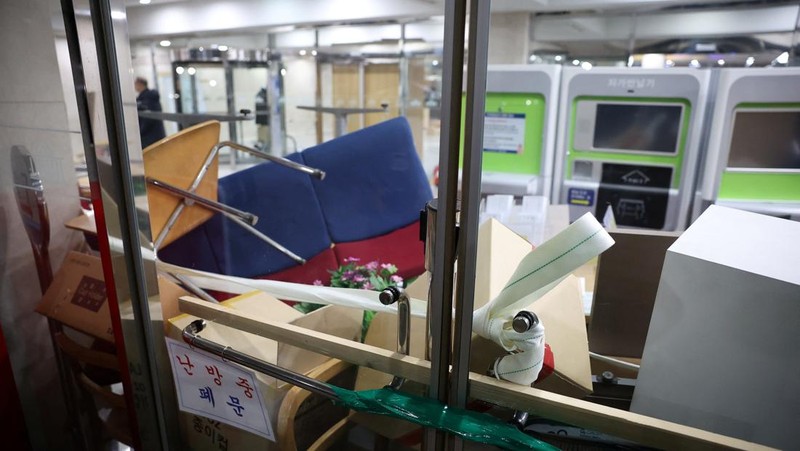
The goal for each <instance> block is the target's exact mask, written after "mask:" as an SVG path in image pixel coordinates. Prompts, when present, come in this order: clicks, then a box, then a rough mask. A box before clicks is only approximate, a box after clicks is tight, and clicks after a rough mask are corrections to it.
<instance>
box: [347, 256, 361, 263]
mask: <svg viewBox="0 0 800 451" xmlns="http://www.w3.org/2000/svg"><path fill="white" fill-rule="evenodd" d="M359 261H361V259H360V258H357V257H347V258H345V259H344V262H345V263H356V262H359Z"/></svg>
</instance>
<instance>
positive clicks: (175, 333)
mask: <svg viewBox="0 0 800 451" xmlns="http://www.w3.org/2000/svg"><path fill="white" fill-rule="evenodd" d="M222 304H223V305H225V306H227V307H230V308H233V309H236V310H239V311H242V312H245V313H250V314H253V315H254V316H255V315H258V316H262V317H265V318H269V319H270V320H271V321H278V322H285V323H289V324H293V325H296V326H301V327H305V328H308V329H313V330H315V331H317V332H322V333H326V334H331V335H335V336H337V337H341V338H346V339H350V340H357V339H358V338H360V336H361V320H362V312H361V311H360V310H357V309H351V308H345V307H337V306H327V307H323V308H321V309H319V310H315V311H313V312H311V313H309V314H307V315H304V314H303V313H300V312H299V311H297V310H295V309H294V308H292V307H289V306H288V305H286V304H285V303H283V302H281V301H279V300H277V299H275V298H274V297H272V296H270V295H268V294H266V293H262V292H252V293H248V294H243V295H241V296H237V297H235V298H232V299H229V300H227V301H225V302H223V303H222ZM195 319H197V317H194V316H191V315H186V314H183V315H180V316H177V317H175V318H172V319H170V320H169V321H168V327H169V328H168V334H167V335H168V336H169V337H170V338H173V339H175V340H180V341H182V337H181V333H182V331H183V329H184V328H185V327H186V326H187V325H188V324H189V323H190V322H192V321H194V320H195ZM202 336H203V337H204V338H206V339H209V340H212V341H216V342H218V343H224V344H225V345H227V346H230V347H231V348H233V349H235V350H237V351H240V352H243V353H245V354H248V355H251V356H253V357H256V358H258V359H261V360H264V361H267V362H270V363H274V364H277V365H278V366H281V367H283V368H286V369H289V370H292V371H295V372H298V373H303V374H305V373H308V372H310V371H311V370H313V369H314V368H316V367H317V366H319V365H321V364H323V363H325V362H326V361H328V360H329V359H330V358H329V357H326V356H323V355H320V354H316V353H313V352H311V351H306V350H303V349H300V348H297V347H294V346H289V345H286V344H284V343H279V342H277V341H275V340H270V339H267V338H264V337H260V336H257V335H253V334H250V333H247V332H242V331H240V330H237V329H234V328H230V327H227V326H223V325H220V324H216V323H213V322H209V323H208V325H207V326H206V328H205V329H204V330H203V332H202ZM256 376H257V379H258V389H259V390H260V391H261V395H262V399H263V400H264V403H265V404H264V408H265V409H266V410H267V411H268V412H269V416H270V421H271V422H272V428H273V431H275V434H276V435H277V434H278V425H277V416H278V411H279V409H280V406H281V402H282V401H283V398H284V396H285V395H286V392H287V391H288V390H289V389H290V388H291V385H289V384H287V383H284V382H281V381H277V380H276V379H274V378H272V377H268V376H265V375H263V374H259V373H256ZM179 423H180V427H181V434H182V437H183V444H184V446H185V447H186V448H187V449H192V450H218V449H220V446H221V443H223V442H224V443H225V444H226V446H227V448H226V449H228V450H251V449H277V445H276V444H275V443H272V442H270V441H268V440H267V439H265V438H263V437H259V436H257V435H255V434H252V433H250V432H247V431H244V430H241V429H238V428H235V427H233V426H229V425H226V424H221V423H219V422H216V421H213V420H209V419H207V418H203V417H200V416H198V415H194V414H190V413H187V412H180V413H179ZM318 432H322V431H314V433H318Z"/></svg>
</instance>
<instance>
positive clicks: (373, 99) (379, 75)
mask: <svg viewBox="0 0 800 451" xmlns="http://www.w3.org/2000/svg"><path fill="white" fill-rule="evenodd" d="M384 103H385V104H387V105H389V108H388V109H387V112H386V113H369V114H365V115H364V126H365V127H369V126H370V125H375V124H378V123H380V122H383V121H385V120H387V119H391V118H393V117H397V116H398V115H399V114H400V108H399V106H400V66H399V65H398V64H397V63H389V64H367V65H366V66H364V108H380V107H381V104H384Z"/></svg>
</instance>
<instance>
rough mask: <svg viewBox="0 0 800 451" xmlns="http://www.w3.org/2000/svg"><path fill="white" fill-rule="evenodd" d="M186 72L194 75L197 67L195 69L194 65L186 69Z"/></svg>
mask: <svg viewBox="0 0 800 451" xmlns="http://www.w3.org/2000/svg"><path fill="white" fill-rule="evenodd" d="M186 73H187V74H189V75H194V74H196V73H197V69H195V68H194V67H190V68H188V69H186Z"/></svg>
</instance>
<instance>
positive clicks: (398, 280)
mask: <svg viewBox="0 0 800 451" xmlns="http://www.w3.org/2000/svg"><path fill="white" fill-rule="evenodd" d="M389 280H391V281H392V282H394V283H396V284H398V285H400V284H401V283H403V278H402V277H400V276H398V275H397V274H395V275H393V276H392V277H389Z"/></svg>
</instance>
